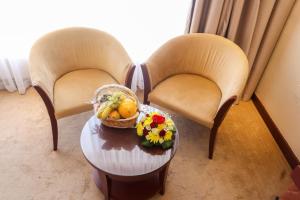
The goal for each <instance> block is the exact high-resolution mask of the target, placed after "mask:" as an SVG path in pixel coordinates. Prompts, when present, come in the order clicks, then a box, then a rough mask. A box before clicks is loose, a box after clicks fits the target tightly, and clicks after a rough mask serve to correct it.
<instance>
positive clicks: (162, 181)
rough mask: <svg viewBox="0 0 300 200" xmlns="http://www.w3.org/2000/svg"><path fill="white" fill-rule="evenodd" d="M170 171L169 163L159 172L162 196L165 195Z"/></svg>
mask: <svg viewBox="0 0 300 200" xmlns="http://www.w3.org/2000/svg"><path fill="white" fill-rule="evenodd" d="M168 169H169V163H168V164H167V165H166V166H165V167H164V168H163V169H162V170H161V171H160V172H159V185H160V190H159V193H160V194H161V195H164V194H165V185H166V180H167V175H168Z"/></svg>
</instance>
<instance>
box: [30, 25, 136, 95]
mask: <svg viewBox="0 0 300 200" xmlns="http://www.w3.org/2000/svg"><path fill="white" fill-rule="evenodd" d="M29 60H30V73H31V78H32V82H33V85H40V86H42V88H43V89H44V90H45V91H46V92H47V93H48V96H50V98H52V91H51V90H52V88H53V84H54V82H55V80H57V79H58V78H59V77H61V76H62V75H64V74H66V73H68V72H70V71H73V70H77V69H84V68H97V69H101V70H103V71H105V72H107V73H109V74H110V75H111V76H112V77H113V78H114V79H116V80H117V82H119V83H120V84H124V81H125V78H126V73H127V71H128V69H129V68H130V66H131V64H132V61H131V59H130V58H129V56H128V54H127V52H126V51H125V49H124V48H123V46H122V45H121V44H120V42H118V41H117V40H116V39H115V38H114V37H113V36H111V35H109V34H107V33H105V32H102V31H99V30H96V29H91V28H66V29H61V30H58V31H54V32H51V33H48V34H47V35H45V36H43V37H42V38H40V39H39V40H38V41H37V42H36V43H35V44H34V45H33V47H32V49H31V52H30V58H29Z"/></svg>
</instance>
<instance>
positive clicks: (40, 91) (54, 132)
mask: <svg viewBox="0 0 300 200" xmlns="http://www.w3.org/2000/svg"><path fill="white" fill-rule="evenodd" d="M33 87H34V89H35V90H36V91H37V92H38V94H39V95H40V96H41V98H42V99H43V101H44V103H45V106H46V108H47V111H48V114H49V117H50V121H51V127H52V138H53V150H54V151H56V150H57V140H58V129H57V120H56V117H55V112H54V107H53V104H52V102H51V100H50V98H49V97H48V95H47V93H46V92H45V91H44V90H43V89H42V88H41V87H39V86H37V85H35V86H33Z"/></svg>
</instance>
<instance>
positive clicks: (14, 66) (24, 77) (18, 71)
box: [0, 58, 31, 94]
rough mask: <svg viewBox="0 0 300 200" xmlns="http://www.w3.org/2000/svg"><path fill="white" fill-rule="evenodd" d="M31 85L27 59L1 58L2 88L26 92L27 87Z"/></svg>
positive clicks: (0, 82)
mask: <svg viewBox="0 0 300 200" xmlns="http://www.w3.org/2000/svg"><path fill="white" fill-rule="evenodd" d="M30 85H31V81H30V76H29V72H28V66H27V60H26V59H25V58H24V59H22V58H20V59H18V58H13V59H12V58H2V59H0V89H6V90H8V91H10V92H14V91H16V90H18V92H19V93H20V94H25V91H26V88H27V87H29V86H30Z"/></svg>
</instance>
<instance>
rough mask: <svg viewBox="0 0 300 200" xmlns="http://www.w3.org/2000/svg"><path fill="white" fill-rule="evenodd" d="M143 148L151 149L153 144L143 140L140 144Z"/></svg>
mask: <svg viewBox="0 0 300 200" xmlns="http://www.w3.org/2000/svg"><path fill="white" fill-rule="evenodd" d="M141 144H142V145H143V146H144V147H152V146H153V144H152V143H151V142H149V141H148V140H146V139H145V140H143V141H142V143H141Z"/></svg>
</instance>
